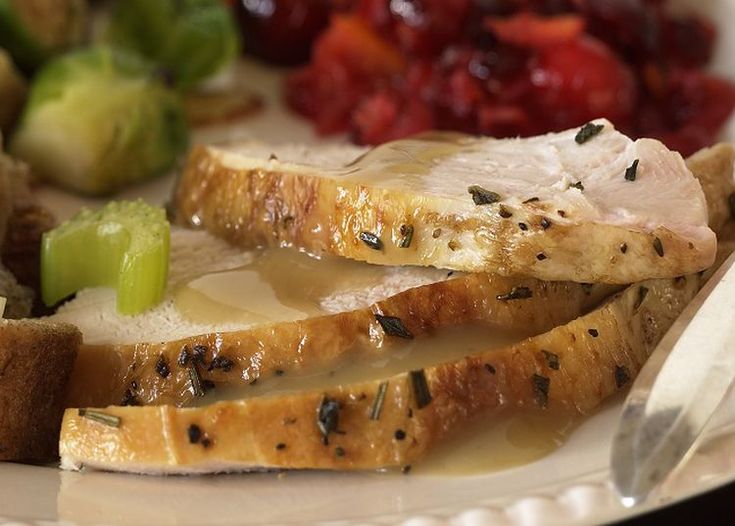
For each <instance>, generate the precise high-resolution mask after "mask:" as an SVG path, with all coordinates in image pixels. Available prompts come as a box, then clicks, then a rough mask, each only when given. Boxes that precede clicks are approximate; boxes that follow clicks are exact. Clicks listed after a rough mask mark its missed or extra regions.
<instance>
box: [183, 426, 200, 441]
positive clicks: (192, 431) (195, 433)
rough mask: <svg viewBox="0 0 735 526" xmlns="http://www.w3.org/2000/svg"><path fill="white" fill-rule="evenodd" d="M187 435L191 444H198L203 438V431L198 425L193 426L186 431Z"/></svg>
mask: <svg viewBox="0 0 735 526" xmlns="http://www.w3.org/2000/svg"><path fill="white" fill-rule="evenodd" d="M186 434H187V436H188V437H189V444H196V443H198V442H199V441H200V440H201V438H202V429H201V428H200V427H199V426H198V425H196V424H191V425H190V426H189V428H188V429H187V430H186Z"/></svg>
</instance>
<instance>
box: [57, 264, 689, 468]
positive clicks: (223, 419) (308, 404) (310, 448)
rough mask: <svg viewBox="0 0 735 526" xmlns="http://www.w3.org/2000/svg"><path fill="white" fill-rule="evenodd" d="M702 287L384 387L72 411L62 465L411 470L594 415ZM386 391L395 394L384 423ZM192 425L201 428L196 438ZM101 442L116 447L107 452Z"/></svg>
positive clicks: (657, 291) (674, 291)
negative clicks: (451, 449)
mask: <svg viewBox="0 0 735 526" xmlns="http://www.w3.org/2000/svg"><path fill="white" fill-rule="evenodd" d="M700 281H701V278H700V277H699V276H698V275H694V276H689V277H686V278H679V279H674V280H652V281H648V282H644V283H642V284H639V285H633V286H631V287H629V288H628V289H626V290H625V291H624V292H622V293H620V294H618V295H616V296H615V297H614V298H613V299H611V300H610V301H608V302H607V303H606V304H605V305H604V306H602V307H600V308H599V309H596V310H595V311H593V312H591V313H590V314H587V315H586V316H583V317H581V318H578V319H576V320H574V321H572V322H570V323H568V324H567V325H564V326H561V327H557V328H555V329H552V330H551V331H549V332H547V333H544V334H542V335H540V336H537V337H534V338H530V339H527V340H525V341H523V342H520V343H518V344H516V345H513V346H510V347H507V348H504V349H501V350H495V351H489V352H484V353H478V354H476V355H472V356H469V357H466V358H464V359H461V360H457V361H454V362H451V363H445V364H441V365H437V366H434V367H428V368H426V369H425V370H423V372H421V373H419V372H414V373H403V374H399V375H396V376H393V377H391V378H388V379H386V380H385V381H384V382H378V381H376V382H369V383H365V384H360V385H346V386H341V387H336V388H330V389H326V390H324V391H309V392H305V393H298V394H294V395H286V396H278V397H260V398H253V399H249V400H244V401H238V402H221V403H218V404H213V405H210V406H206V407H203V408H189V409H175V408H173V407H171V406H161V407H143V408H122V407H108V408H106V409H104V410H103V411H104V412H105V413H108V414H110V415H115V416H118V417H119V418H120V419H121V420H120V425H119V427H111V426H107V425H103V424H100V423H98V422H95V421H92V420H89V419H86V418H82V417H80V416H79V415H78V413H77V411H76V410H71V409H70V410H67V412H66V413H65V417H64V423H63V426H62V433H61V455H62V459H63V460H64V461H65V462H66V464H65V465H66V466H67V467H71V466H72V465H77V464H78V463H82V464H85V465H89V466H94V467H101V468H105V469H122V470H132V471H142V472H152V473H156V472H161V471H165V472H171V471H173V472H186V471H187V470H188V471H193V472H196V471H218V470H224V469H229V470H237V469H243V468H246V467H287V468H320V469H340V470H349V469H374V468H380V467H389V466H405V465H409V464H411V463H413V462H415V461H417V460H419V459H420V458H421V457H422V456H424V454H425V453H426V451H427V450H428V449H429V448H430V447H431V446H432V445H433V444H435V443H436V442H437V441H439V440H441V439H442V438H443V437H445V436H446V435H448V434H450V433H451V432H452V431H453V430H456V429H461V428H462V426H463V423H464V422H466V421H467V420H468V419H470V418H472V417H474V416H476V415H478V414H481V413H485V412H487V411H493V410H499V409H502V408H506V407H507V408H516V409H529V410H543V411H564V412H572V413H581V414H585V413H588V412H589V411H591V410H593V409H594V408H595V407H597V406H598V405H599V404H600V402H601V401H602V400H604V399H605V398H607V397H608V396H610V395H611V394H612V393H614V392H616V391H617V390H619V389H620V388H622V387H623V386H625V385H627V384H628V383H629V382H630V380H631V379H632V378H634V377H635V375H636V374H637V373H638V371H639V369H640V367H641V366H642V365H643V363H644V362H645V360H646V358H647V357H648V355H649V353H650V352H651V350H652V349H653V348H654V346H655V345H656V343H657V342H658V341H659V340H660V338H661V337H662V335H663V334H664V333H665V332H666V330H667V329H668V328H669V326H670V325H671V323H672V322H673V321H674V320H675V319H676V317H677V316H678V315H679V313H680V312H681V310H682V309H683V308H684V306H685V305H686V304H687V303H688V302H689V301H690V300H691V298H692V297H693V296H694V294H695V293H696V291H697V290H698V289H699V286H700ZM644 289H645V290H646V292H645V293H643V292H642V290H644ZM551 355H553V357H554V358H553V359H552V358H550V356H551ZM423 379H425V382H426V387H427V390H426V392H424V390H423V389H421V386H420V384H422V380H423ZM382 384H384V385H385V386H386V387H385V398H384V400H383V403H382V405H381V408H380V411H379V414H378V415H377V416H375V412H376V410H375V407H376V403H377V402H376V398H377V396H378V392H379V391H380V390H381V389H382V388H381V385H382ZM332 403H333V405H332V410H330V411H328V413H331V414H332V416H335V415H336V418H332V419H331V420H330V422H332V424H330V425H325V424H324V419H323V422H322V426H320V425H319V418H318V415H319V410H320V408H323V407H324V405H325V404H332ZM334 407H336V408H337V409H334ZM325 414H326V412H325ZM371 415H372V416H373V417H372V418H371ZM192 425H194V426H196V427H197V430H198V431H200V434H199V436H197V437H195V438H197V439H196V440H192V439H191V436H192V435H191V434H190V431H189V430H190V429H191V426H192ZM205 439H206V440H205ZM100 443H104V444H105V445H106V447H105V448H99V447H98V444H100Z"/></svg>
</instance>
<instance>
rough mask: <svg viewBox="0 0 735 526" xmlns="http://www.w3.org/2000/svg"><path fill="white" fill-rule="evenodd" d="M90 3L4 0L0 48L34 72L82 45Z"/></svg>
mask: <svg viewBox="0 0 735 526" xmlns="http://www.w3.org/2000/svg"><path fill="white" fill-rule="evenodd" d="M86 26H87V2H86V0H0V47H4V48H5V49H7V50H8V52H9V53H10V54H11V55H12V56H13V58H14V59H15V61H16V63H17V64H18V65H19V66H20V67H21V68H22V69H24V70H26V71H30V70H33V69H35V68H37V67H38V66H40V65H41V64H42V63H43V62H44V61H45V60H46V59H48V58H49V57H50V56H51V55H53V54H54V53H56V52H58V51H62V50H64V49H67V48H69V47H71V46H73V45H75V44H78V43H79V42H81V40H82V37H83V36H84V32H85V29H86Z"/></svg>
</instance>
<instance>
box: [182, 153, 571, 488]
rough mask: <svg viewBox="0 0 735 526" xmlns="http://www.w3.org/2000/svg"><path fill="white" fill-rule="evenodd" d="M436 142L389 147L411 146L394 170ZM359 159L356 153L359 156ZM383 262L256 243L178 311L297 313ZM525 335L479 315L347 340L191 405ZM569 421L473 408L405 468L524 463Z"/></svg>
mask: <svg viewBox="0 0 735 526" xmlns="http://www.w3.org/2000/svg"><path fill="white" fill-rule="evenodd" d="M402 142H406V141H402ZM413 142H417V141H413ZM437 148H438V149H437V151H435V152H433V153H432V152H431V151H428V152H427V150H426V148H421V149H417V150H416V152H414V153H416V154H417V156H418V157H417V158H415V159H413V160H411V159H409V157H410V156H411V155H413V154H412V153H411V151H410V150H404V149H402V150H401V151H395V152H394V154H391V155H395V156H399V157H400V156H403V155H406V156H408V157H407V159H408V160H406V163H405V164H404V165H401V166H400V173H404V171H406V170H408V171H411V170H414V171H415V173H418V172H419V171H420V168H419V167H418V165H419V164H421V163H431V162H433V161H432V159H434V157H432V156H433V155H439V156H440V155H441V154H442V152H451V151H452V150H453V148H455V147H454V146H452V145H451V144H449V143H448V144H447V145H445V146H443V147H437ZM442 148H443V149H442ZM372 152H375V150H373V151H372ZM422 152H423V153H422ZM419 154H420V155H419ZM367 155H370V153H368V154H367ZM378 155H381V156H384V155H385V154H384V153H378ZM422 155H425V156H428V157H422ZM384 158H385V159H386V162H394V161H395V159H393V160H391V161H388V159H390V156H387V155H386V156H385V157H384ZM414 161H415V163H414ZM362 162H363V161H360V160H358V161H356V164H357V165H359V164H360V163H362ZM364 162H365V163H367V164H369V165H371V166H372V165H373V164H374V163H375V160H374V159H367V158H365V159H364ZM416 163H417V164H416ZM396 166H398V165H396ZM397 169H398V168H397ZM388 271H389V268H388V267H381V266H377V265H367V264H365V263H360V262H354V261H350V260H347V259H344V258H336V257H323V258H314V257H312V256H310V255H308V254H305V253H302V252H298V251H295V250H290V249H271V250H265V251H263V252H261V253H259V254H258V255H257V256H256V258H255V259H254V260H253V262H252V263H250V264H248V265H245V266H243V267H241V268H238V269H236V270H232V271H226V272H219V273H214V274H208V275H205V276H201V277H197V278H195V279H192V280H190V281H188V282H186V283H184V284H183V285H182V286H180V287H179V289H178V290H177V291H176V293H175V305H176V307H177V309H178V310H179V312H180V313H181V314H182V315H183V316H184V317H186V318H188V319H190V320H192V321H195V322H199V323H214V322H217V321H220V322H221V321H223V320H227V321H236V322H242V323H243V324H259V323H269V322H278V321H290V320H297V319H303V318H306V317H309V316H315V315H322V314H325V313H326V311H325V309H324V307H323V305H322V301H323V300H324V298H327V297H330V296H338V295H340V294H344V293H347V292H349V291H350V290H358V289H365V288H369V287H370V286H371V285H374V284H375V283H376V282H378V281H380V280H381V279H383V278H384V277H385V276H386V273H387V272H388ZM529 336H532V334H528V333H522V332H519V331H507V330H498V329H497V328H490V327H485V326H481V325H470V326H459V327H448V328H444V329H441V330H438V331H436V332H435V333H434V334H432V335H430V336H428V337H420V338H415V339H413V340H395V339H391V340H390V342H389V343H386V344H385V345H383V346H382V347H380V348H378V349H374V348H373V349H370V350H365V352H361V350H360V349H353V351H354V352H351V353H347V357H346V358H345V359H344V360H342V362H340V363H337V364H334V365H333V366H332V367H330V368H328V369H316V370H303V371H299V372H288V373H284V374H282V375H274V376H270V377H268V378H261V379H259V380H258V381H257V382H255V383H252V384H251V383H247V382H245V381H243V383H242V384H240V385H230V386H225V385H220V386H218V387H217V388H216V389H214V390H211V391H209V392H208V393H207V395H206V396H204V397H202V398H197V399H196V405H200V406H203V405H208V404H211V403H213V402H216V401H221V400H232V399H244V398H251V397H256V396H275V395H282V394H288V393H295V392H299V391H306V390H313V389H326V388H329V387H334V386H337V385H344V384H351V383H360V382H367V381H371V380H378V379H381V378H387V377H390V376H392V375H395V374H399V373H402V372H405V371H407V370H412V369H420V368H424V367H429V366H432V365H436V364H438V363H442V362H447V361H452V360H457V359H460V358H462V357H464V356H467V355H470V354H473V353H477V352H481V351H486V350H490V349H493V348H501V347H504V346H507V345H510V344H513V343H516V342H519V341H520V340H522V339H524V338H527V337H529ZM356 356H363V358H362V359H357V358H356ZM365 356H370V358H364V357H365ZM576 423H577V421H576V420H575V419H573V418H571V417H570V416H562V415H552V414H548V413H539V412H526V413H518V412H513V413H511V412H506V413H500V414H498V413H495V414H492V415H485V417H478V418H476V419H475V420H474V421H473V422H471V423H469V424H465V425H463V426H462V429H461V432H460V433H458V434H457V435H456V436H452V437H450V438H448V439H447V440H445V441H444V442H443V443H441V444H439V445H438V446H437V447H436V448H435V449H433V450H432V451H431V452H430V453H429V455H428V456H427V458H426V459H424V460H423V461H422V462H420V463H418V464H416V465H415V466H413V467H412V470H413V472H415V473H420V474H427V475H435V474H441V475H472V474H481V473H487V472H491V471H498V470H502V469H508V468H510V467H513V466H519V465H523V464H527V463H530V462H533V461H535V460H538V459H540V458H542V457H544V456H545V455H548V454H549V453H551V452H553V451H554V450H555V449H557V448H558V447H559V446H560V445H561V444H562V443H563V442H564V441H565V440H566V438H567V437H568V435H569V434H570V433H571V431H572V430H573V429H574V428H575V426H576Z"/></svg>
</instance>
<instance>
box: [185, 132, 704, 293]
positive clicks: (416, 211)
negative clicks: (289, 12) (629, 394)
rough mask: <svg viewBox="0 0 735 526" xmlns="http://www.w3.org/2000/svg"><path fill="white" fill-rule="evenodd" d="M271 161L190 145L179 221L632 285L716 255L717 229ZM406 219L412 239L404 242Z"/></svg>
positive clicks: (233, 236) (246, 236) (421, 261)
mask: <svg viewBox="0 0 735 526" xmlns="http://www.w3.org/2000/svg"><path fill="white" fill-rule="evenodd" d="M268 166H269V165H267V164H264V165H263V166H256V167H254V168H242V169H232V168H229V167H227V166H225V164H224V163H223V162H222V159H221V156H220V154H219V152H218V151H217V150H214V149H211V148H207V147H202V146H199V147H196V148H194V149H193V151H192V153H191V155H190V158H189V161H188V163H187V166H186V168H185V171H184V174H183V176H182V178H181V180H180V182H179V186H178V189H177V192H176V205H177V208H176V219H177V221H178V222H179V223H182V224H188V225H190V226H203V227H204V228H207V229H208V230H209V231H211V232H212V233H214V234H215V235H217V236H219V237H222V238H224V239H226V240H228V241H230V242H232V243H234V244H236V245H240V246H244V247H254V246H297V247H300V248H303V249H306V250H308V251H310V252H314V253H330V254H337V255H340V256H345V257H349V258H353V259H358V260H363V261H367V262H369V263H375V264H383V265H408V264H415V265H424V266H436V267H439V268H451V269H459V270H466V271H470V272H492V273H497V274H501V275H506V276H512V275H525V276H534V277H536V278H539V279H545V280H572V281H578V282H589V283H593V282H594V283H619V284H625V283H632V282H635V281H640V280H641V279H646V278H651V277H674V276H677V275H682V274H686V273H690V272H696V271H699V270H702V269H704V268H707V267H708V266H710V265H711V264H712V262H713V258H714V252H715V242H716V241H715V237H714V235H712V236H711V237H708V238H707V241H706V242H705V243H704V244H702V245H700V246H695V245H694V244H693V243H691V242H690V241H689V240H687V239H685V238H683V237H681V236H679V235H677V234H676V233H674V232H672V231H670V230H668V229H666V228H664V227H658V228H656V229H655V230H653V231H652V232H641V231H636V230H632V229H629V228H623V227H618V226H613V225H604V224H594V223H575V222H574V218H571V217H564V218H562V217H561V216H560V214H559V212H558V211H557V210H555V209H552V208H553V207H552V208H550V206H551V205H550V204H548V203H543V202H531V203H525V204H523V205H522V206H521V207H518V208H515V209H513V210H509V211H510V212H511V213H512V217H501V216H500V215H499V214H498V215H483V216H480V215H467V213H466V211H462V210H460V211H456V210H455V205H456V204H455V203H454V202H453V201H451V200H445V199H442V198H440V197H433V196H426V195H416V194H411V193H400V192H396V191H392V190H385V189H379V188H371V187H366V186H364V185H362V184H358V183H354V182H351V181H349V180H337V179H334V178H326V177H319V176H318V174H317V173H315V172H313V170H312V171H311V172H309V170H308V169H302V170H300V171H292V170H290V169H287V168H288V165H285V166H283V167H281V169H280V170H279V169H278V166H277V165H276V167H275V168H268ZM562 213H563V211H562ZM521 223H522V224H523V226H521ZM405 225H411V226H412V227H413V239H412V242H411V245H410V246H409V247H408V248H401V247H400V246H399V244H400V240H401V239H403V236H402V234H401V227H405ZM361 232H370V233H372V234H375V235H376V236H378V237H379V238H380V240H381V243H382V249H381V250H375V249H373V248H371V247H370V246H368V245H367V244H366V243H364V242H363V241H362V240H361V239H360V233H361ZM657 240H658V241H657ZM657 245H659V246H660V247H662V249H659V248H658V247H657ZM623 246H625V249H624V250H622V249H621V247H623ZM539 254H543V256H541V257H540V256H539Z"/></svg>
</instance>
